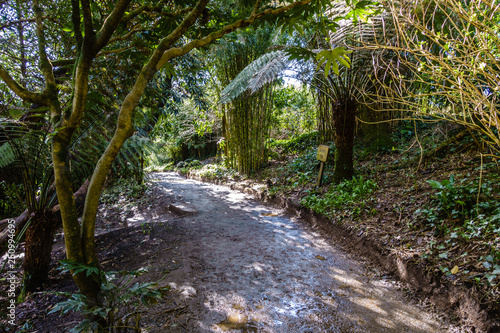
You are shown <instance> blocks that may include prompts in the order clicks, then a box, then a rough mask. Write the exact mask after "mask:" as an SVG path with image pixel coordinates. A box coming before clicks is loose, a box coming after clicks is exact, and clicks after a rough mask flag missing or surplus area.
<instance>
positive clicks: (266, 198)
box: [183, 173, 500, 333]
mask: <svg viewBox="0 0 500 333" xmlns="http://www.w3.org/2000/svg"><path fill="white" fill-rule="evenodd" d="M183 176H186V177H188V178H192V179H197V180H200V181H205V182H212V183H216V184H223V185H226V186H229V187H230V188H231V189H234V190H238V191H241V192H244V193H248V194H251V195H253V196H255V197H256V198H258V199H259V200H261V201H262V202H265V203H270V204H272V205H276V206H278V207H282V208H284V209H286V211H287V212H288V213H289V214H291V215H293V216H298V217H300V218H301V219H302V220H304V221H306V222H307V223H308V224H309V225H311V226H312V227H314V228H315V229H319V230H321V231H323V232H325V233H326V234H327V235H328V236H329V237H331V239H332V240H334V242H335V243H337V244H341V245H342V246H343V248H345V249H346V250H347V251H348V252H350V253H353V254H355V255H359V256H362V257H363V258H366V259H368V260H369V261H371V262H372V263H373V264H375V265H377V266H378V267H380V268H382V269H383V270H384V271H385V272H387V273H388V274H392V275H394V276H396V277H397V278H398V279H399V280H400V281H402V282H404V283H405V284H406V285H407V286H408V287H410V288H411V290H412V291H414V292H416V293H417V295H418V296H421V297H427V298H428V299H430V301H431V302H432V303H433V304H434V305H435V306H436V307H437V308H438V309H439V310H440V311H443V312H444V313H447V314H448V315H449V316H450V317H451V318H458V319H459V321H460V325H461V326H462V327H465V328H467V329H468V330H471V331H473V332H491V333H494V332H500V324H499V323H498V322H497V321H496V320H495V319H494V318H493V317H492V316H491V313H488V309H487V308H486V307H485V306H484V305H482V304H481V301H480V296H479V295H478V293H476V292H475V291H474V290H471V289H467V288H466V287H464V286H461V285H454V284H453V282H452V281H447V280H443V279H442V278H441V277H442V273H440V271H438V270H429V269H428V267H425V266H424V264H422V262H421V261H419V260H417V259H418V258H413V257H409V256H405V255H400V254H399V253H398V252H397V251H396V250H395V249H393V248H391V247H390V246H389V245H388V244H387V242H385V241H384V240H381V239H380V238H379V237H377V236H373V235H370V234H369V233H365V232H364V231H362V230H359V229H358V228H356V226H354V225H349V224H333V223H332V222H331V221H330V220H329V219H328V218H326V217H324V216H320V215H318V214H316V213H314V212H312V211H311V210H309V209H306V208H305V207H303V206H301V205H300V204H299V202H298V200H297V199H295V198H293V197H284V196H277V195H275V196H270V195H268V193H267V191H266V186H265V185H263V184H258V183H255V182H252V181H241V182H235V181H229V180H223V179H218V180H214V179H209V178H205V177H200V176H199V175H197V174H196V173H188V174H183ZM426 272H428V273H426Z"/></svg>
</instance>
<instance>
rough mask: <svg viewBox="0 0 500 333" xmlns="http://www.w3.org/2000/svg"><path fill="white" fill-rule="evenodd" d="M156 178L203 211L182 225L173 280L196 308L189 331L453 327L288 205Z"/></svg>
mask: <svg viewBox="0 0 500 333" xmlns="http://www.w3.org/2000/svg"><path fill="white" fill-rule="evenodd" d="M154 178H155V179H156V182H157V183H158V184H159V185H160V186H162V187H163V188H164V190H165V191H166V192H167V193H169V194H170V195H172V196H173V197H174V198H175V200H176V202H177V203H179V204H180V205H181V206H184V208H186V209H187V210H189V209H192V210H196V211H197V212H196V213H194V214H191V215H188V216H185V217H182V218H179V219H178V220H177V222H176V223H178V224H179V225H180V227H181V228H182V229H183V230H184V233H185V235H184V241H183V242H182V244H181V245H180V247H179V248H178V252H179V254H180V255H181V257H180V259H181V267H180V268H178V269H177V270H175V271H173V272H171V273H170V274H168V275H167V277H166V281H167V282H168V283H169V284H170V285H171V286H172V289H173V290H174V291H176V292H178V293H179V297H182V298H183V299H184V301H185V302H186V303H187V304H189V308H190V312H191V313H193V315H194V316H193V318H192V319H191V320H190V321H189V322H188V326H187V327H184V329H186V330H187V331H188V332H303V333H305V332H449V327H446V326H445V325H444V324H443V323H441V322H440V321H439V319H436V316H435V315H432V314H429V313H428V312H426V311H424V310H422V309H420V308H419V307H417V306H416V305H414V304H413V303H412V302H411V301H409V300H408V298H407V297H406V295H404V294H403V293H402V292H400V291H398V288H397V286H396V285H395V284H394V283H393V282H391V281H390V280H387V279H383V278H381V277H380V276H379V275H377V274H375V273H374V272H373V271H372V270H369V269H367V268H366V267H365V266H364V264H363V263H361V262H360V261H357V260H354V259H352V258H350V257H349V255H347V254H345V253H343V252H342V251H341V250H340V249H339V248H338V247H337V246H336V245H335V244H333V243H332V242H330V241H329V240H328V239H327V238H325V237H324V236H322V235H321V234H319V233H318V232H316V231H314V230H312V229H311V228H308V227H307V226H305V225H304V224H303V223H299V222H297V221H294V220H292V219H290V218H288V217H286V216H285V215H284V214H283V212H282V211H280V210H278V209H274V208H271V207H268V206H265V205H262V204H260V203H258V202H257V201H255V200H254V199H252V198H251V197H250V196H249V195H246V194H242V193H240V192H236V191H233V190H230V189H228V188H227V187H224V186H217V185H213V184H206V183H201V182H198V181H194V180H187V179H184V178H182V177H180V176H178V175H177V174H175V173H157V174H154ZM160 331H162V332H168V331H169V330H166V329H165V328H163V329H162V330H160ZM160 331H158V332H160Z"/></svg>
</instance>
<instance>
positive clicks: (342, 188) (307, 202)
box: [300, 176, 377, 219]
mask: <svg viewBox="0 0 500 333" xmlns="http://www.w3.org/2000/svg"><path fill="white" fill-rule="evenodd" d="M376 189H377V183H375V181H373V180H371V179H367V180H365V179H364V178H363V177H361V176H360V177H354V178H353V179H351V180H346V181H344V182H342V183H340V184H338V185H331V186H330V188H329V189H328V192H326V193H324V194H322V195H320V194H315V193H310V194H308V195H306V196H305V197H304V198H302V200H301V202H300V203H301V204H302V205H304V206H305V207H307V208H309V209H312V210H313V211H314V212H316V213H318V214H321V215H324V216H327V217H329V218H331V219H338V218H339V217H346V216H348V217H357V216H359V215H360V213H361V212H362V211H363V210H364V209H365V208H366V201H367V199H368V198H369V197H370V195H371V194H372V193H373V192H374V191H375V190H376Z"/></svg>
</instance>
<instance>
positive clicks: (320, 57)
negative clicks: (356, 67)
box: [316, 46, 352, 76]
mask: <svg viewBox="0 0 500 333" xmlns="http://www.w3.org/2000/svg"><path fill="white" fill-rule="evenodd" d="M349 53H352V51H350V50H346V49H345V48H344V47H342V46H339V47H336V48H334V49H333V50H323V51H321V52H319V53H318V54H317V55H316V60H317V61H318V69H319V68H320V67H322V66H323V65H324V66H325V69H324V73H325V76H328V75H329V74H330V69H331V70H333V72H334V73H335V74H337V75H338V74H339V64H338V63H340V64H341V65H343V66H345V67H347V68H350V67H351V60H350V59H349V57H348V56H347V54H349Z"/></svg>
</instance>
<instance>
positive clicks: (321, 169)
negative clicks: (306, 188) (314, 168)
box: [316, 161, 325, 187]
mask: <svg viewBox="0 0 500 333" xmlns="http://www.w3.org/2000/svg"><path fill="white" fill-rule="evenodd" d="M324 166H325V162H323V161H321V164H320V166H319V175H318V182H317V183H316V186H318V187H320V186H321V182H322V180H323V168H324Z"/></svg>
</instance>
